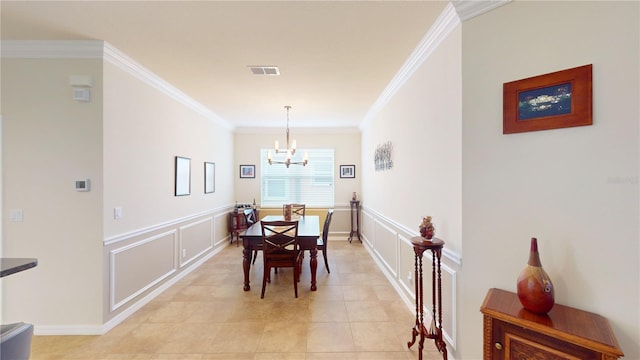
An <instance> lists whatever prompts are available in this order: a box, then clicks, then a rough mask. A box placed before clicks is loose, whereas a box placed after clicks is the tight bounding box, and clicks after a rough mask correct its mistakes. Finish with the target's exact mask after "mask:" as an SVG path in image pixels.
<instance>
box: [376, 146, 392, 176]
mask: <svg viewBox="0 0 640 360" xmlns="http://www.w3.org/2000/svg"><path fill="white" fill-rule="evenodd" d="M391 150H393V145H391V141H387V142H386V143H384V144H380V145H378V146H377V147H376V151H375V153H374V155H373V163H374V165H375V169H376V171H381V170H389V169H391V168H392V167H393V161H392V160H391Z"/></svg>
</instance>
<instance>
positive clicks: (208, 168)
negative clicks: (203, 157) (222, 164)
mask: <svg viewBox="0 0 640 360" xmlns="http://www.w3.org/2000/svg"><path fill="white" fill-rule="evenodd" d="M215 179H216V164H215V163H212V162H206V161H205V163H204V193H205V194H210V193H213V192H216V180H215Z"/></svg>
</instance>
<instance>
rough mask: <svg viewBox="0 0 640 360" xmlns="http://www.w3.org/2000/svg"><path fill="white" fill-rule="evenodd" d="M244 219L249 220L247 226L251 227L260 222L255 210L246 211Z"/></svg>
mask: <svg viewBox="0 0 640 360" xmlns="http://www.w3.org/2000/svg"><path fill="white" fill-rule="evenodd" d="M244 218H245V219H246V220H247V226H251V225H253V224H255V223H257V222H258V219H257V218H256V212H255V210H253V209H244Z"/></svg>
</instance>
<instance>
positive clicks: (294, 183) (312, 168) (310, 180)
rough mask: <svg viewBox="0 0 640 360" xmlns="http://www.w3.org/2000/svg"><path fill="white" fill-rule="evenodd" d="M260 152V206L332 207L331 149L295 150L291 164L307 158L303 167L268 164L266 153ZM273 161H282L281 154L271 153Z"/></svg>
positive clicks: (282, 155) (332, 150)
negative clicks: (307, 161) (293, 204)
mask: <svg viewBox="0 0 640 360" xmlns="http://www.w3.org/2000/svg"><path fill="white" fill-rule="evenodd" d="M269 150H271V149H261V150H260V195H261V202H260V206H262V207H281V206H282V204H287V203H299V204H305V205H306V206H307V207H333V203H334V191H333V189H334V186H333V179H334V169H335V166H334V149H296V154H295V155H294V157H293V159H292V161H301V160H302V156H303V154H304V153H305V152H306V153H307V155H308V159H309V163H308V164H307V166H302V165H293V164H292V165H290V166H289V167H288V168H287V167H286V165H284V164H273V165H269V161H268V160H267V152H268V151H269ZM271 154H272V156H273V160H277V161H284V157H285V154H274V153H273V151H272V152H271Z"/></svg>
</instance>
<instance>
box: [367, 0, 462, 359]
mask: <svg viewBox="0 0 640 360" xmlns="http://www.w3.org/2000/svg"><path fill="white" fill-rule="evenodd" d="M458 25H459V21H458V20H457V16H455V11H454V9H453V8H452V7H451V6H448V7H447V9H446V10H445V12H444V13H443V16H442V17H441V18H440V20H439V22H438V23H437V25H436V26H434V27H435V28H442V29H447V31H445V32H443V33H441V34H427V35H426V36H425V39H424V41H423V42H422V43H421V45H420V46H419V47H418V48H417V49H419V50H420V51H416V52H414V55H415V57H414V58H411V59H410V60H408V61H407V64H414V65H412V66H410V67H408V68H407V69H405V70H406V71H399V74H401V73H409V74H410V75H409V76H408V77H407V78H404V79H403V82H402V84H401V86H399V88H398V90H397V92H396V93H395V94H394V95H393V97H391V98H390V99H388V101H387V102H386V103H385V105H384V107H382V108H381V110H380V111H379V112H378V113H377V114H375V116H374V117H373V118H372V119H370V120H369V121H368V122H367V124H366V126H365V127H364V128H363V135H362V139H363V140H362V154H363V160H362V162H363V165H362V167H363V180H362V182H363V186H362V188H363V190H362V192H363V199H364V200H365V201H364V211H363V223H364V237H365V243H366V244H367V245H368V246H369V247H370V249H371V254H372V256H374V258H375V259H376V260H377V261H378V262H379V264H380V266H381V267H382V268H383V270H384V271H385V273H386V275H387V277H388V278H389V280H390V281H391V282H392V283H393V284H394V285H395V286H396V288H397V290H398V291H399V292H400V294H401V295H402V296H403V297H404V299H405V301H406V302H407V303H408V305H410V304H411V303H413V301H414V300H413V299H414V297H415V294H414V284H413V281H414V280H413V278H412V277H410V276H411V275H410V274H413V271H414V263H415V259H414V253H413V248H412V245H411V243H410V242H409V239H410V238H411V237H413V236H418V235H419V233H418V224H419V223H420V221H421V219H422V217H423V216H426V215H431V216H433V223H434V225H435V228H436V237H438V238H440V239H442V240H444V241H445V247H444V252H443V260H442V261H443V270H442V271H443V281H442V284H443V286H442V287H443V294H442V301H443V304H442V308H443V313H444V314H445V315H444V318H443V331H444V332H445V335H444V336H445V339H446V340H447V341H448V342H449V344H450V348H449V353H450V354H451V355H452V356H455V349H454V348H455V347H456V346H457V342H458V339H459V338H460V331H461V330H462V329H461V325H460V323H456V321H455V320H456V314H455V309H456V301H457V295H456V293H457V292H458V291H460V289H459V286H457V285H456V276H457V271H458V268H459V265H460V254H461V252H462V249H463V246H462V245H463V243H462V218H461V196H462V194H461V181H462V180H461V166H462V162H461V161H462V160H461V154H462V144H461V116H462V115H461V107H462V95H461V94H462V92H461V76H462V75H461V55H462V53H461V45H460V44H461V30H460V28H459V26H458ZM418 54H428V55H418ZM387 141H390V142H391V143H392V145H393V150H392V160H393V168H391V169H390V170H385V171H375V167H374V162H373V158H374V151H375V149H376V147H377V146H378V145H380V144H383V143H386V142H387ZM427 255H430V254H427ZM424 261H425V262H426V263H425V264H427V265H425V269H426V270H425V271H427V272H428V271H430V269H431V266H430V265H431V264H430V262H431V258H430V257H425V259H424ZM426 276H427V279H430V277H429V274H428V273H427V274H426ZM424 286H425V289H426V290H425V292H426V293H425V299H426V300H425V302H426V303H428V304H429V308H430V307H431V302H430V299H431V297H430V295H429V294H430V293H431V289H430V282H427V283H425V284H424ZM412 306H414V305H410V306H409V309H411V308H415V307H412ZM465 325H466V324H465Z"/></svg>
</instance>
